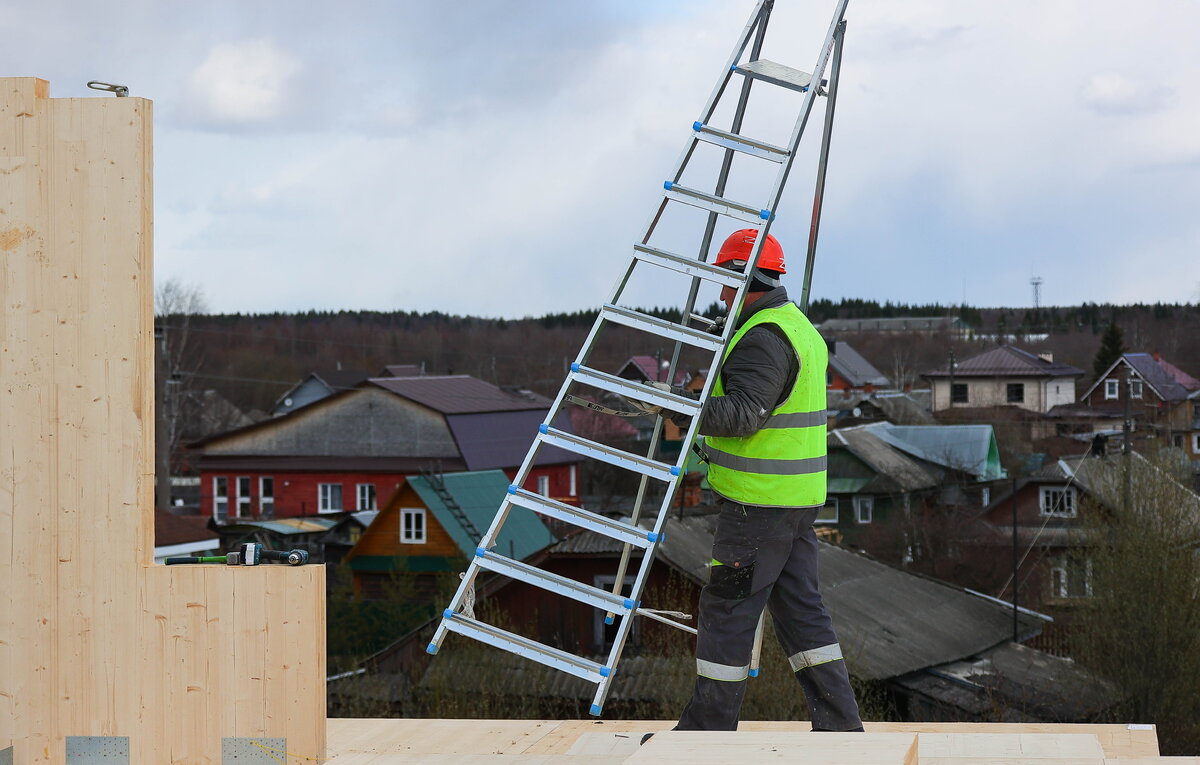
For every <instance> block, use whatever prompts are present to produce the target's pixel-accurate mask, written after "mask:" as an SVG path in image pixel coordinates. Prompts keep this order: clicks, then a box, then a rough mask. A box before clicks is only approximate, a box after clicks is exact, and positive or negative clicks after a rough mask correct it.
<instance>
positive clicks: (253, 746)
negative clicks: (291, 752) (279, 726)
mask: <svg viewBox="0 0 1200 765" xmlns="http://www.w3.org/2000/svg"><path fill="white" fill-rule="evenodd" d="M287 754H288V751H287V739H286V738H239V737H234V736H226V737H225V738H223V739H221V765H273V763H279V762H282V761H283V760H285V759H287Z"/></svg>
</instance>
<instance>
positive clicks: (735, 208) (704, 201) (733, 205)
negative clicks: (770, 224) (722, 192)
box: [663, 181, 771, 226]
mask: <svg viewBox="0 0 1200 765" xmlns="http://www.w3.org/2000/svg"><path fill="white" fill-rule="evenodd" d="M663 188H664V189H666V192H665V195H666V197H667V199H673V200H675V201H676V202H683V203H684V204H685V205H691V206H692V207H699V208H700V209H701V210H708V211H709V212H715V213H717V214H719V215H728V216H729V217H730V218H737V219H738V220H740V221H744V222H746V223H750V224H752V225H755V226H761V225H763V224H764V223H766V222H767V221H768V220H769V219H770V217H771V211H770V210H760V209H757V208H754V207H751V206H750V205H744V204H742V203H741V202H734V201H733V200H730V199H726V198H725V197H718V196H716V195H714V194H706V193H705V192H703V191H697V190H696V189H689V188H688V187H687V186H680V185H679V184H678V183H673V182H671V181H665V182H664V183H663Z"/></svg>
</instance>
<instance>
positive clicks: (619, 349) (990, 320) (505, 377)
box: [158, 299, 1200, 413]
mask: <svg viewBox="0 0 1200 765" xmlns="http://www.w3.org/2000/svg"><path fill="white" fill-rule="evenodd" d="M642 310H647V309H642ZM722 310H723V309H722V308H721V307H720V306H718V305H717V304H713V305H711V306H709V307H708V308H707V309H705V311H704V312H703V313H704V314H705V315H707V316H709V317H713V316H716V315H718V314H719V313H720V312H721V311H722ZM648 312H650V313H653V314H655V315H658V316H661V317H663V318H669V319H672V320H677V319H678V313H677V311H675V310H672V309H663V308H657V309H649V310H648ZM595 316H596V311H595V310H588V311H577V312H574V313H554V314H546V315H544V316H541V317H537V318H525V319H519V320H513V319H487V318H478V317H471V316H455V315H448V314H445V313H441V312H437V311H433V312H429V313H416V312H405V311H396V312H389V313H384V312H374V311H337V312H326V311H309V312H306V313H296V314H281V313H273V314H232V315H209V314H191V315H186V314H181V313H168V314H167V315H162V316H159V318H158V323H159V326H160V327H161V328H162V329H163V330H164V331H165V335H166V342H167V343H168V345H170V346H171V347H172V349H173V350H172V354H171V358H172V359H173V360H174V362H173V367H174V368H173V370H172V376H173V379H174V380H175V381H176V382H178V383H180V384H182V385H184V386H185V387H188V388H192V389H198V390H215V391H216V392H218V393H220V394H221V395H222V396H224V397H225V398H226V399H228V400H229V401H230V402H231V403H233V404H235V405H236V406H237V407H239V408H240V409H242V410H243V411H247V412H251V411H255V410H257V412H260V413H265V412H267V411H269V410H270V409H271V407H272V406H273V405H274V403H275V401H276V400H277V399H278V398H279V396H280V395H282V394H283V393H284V392H285V391H286V390H287V389H288V388H289V387H291V386H292V385H293V384H295V383H296V382H298V381H299V380H300V379H302V378H303V377H305V376H307V375H308V374H309V373H310V372H313V371H323V370H330V369H337V368H341V369H343V370H352V371H358V372H361V373H362V374H364V375H372V376H373V375H377V374H378V373H379V372H380V371H381V370H382V369H383V367H384V366H385V365H388V364H423V365H424V368H425V371H426V373H427V374H469V375H474V376H475V377H478V378H481V379H484V380H487V381H489V382H494V383H496V384H498V385H512V386H520V387H526V388H530V389H532V390H536V391H538V392H541V393H543V394H547V395H553V393H554V392H555V391H557V389H558V387H559V385H560V384H561V381H562V379H563V377H564V375H565V374H566V370H567V366H568V365H569V363H570V362H571V361H573V360H574V359H575V357H576V354H577V353H578V351H579V348H580V346H581V345H582V343H583V342H584V340H585V339H586V336H587V333H588V329H589V328H590V327H591V324H592V322H593V320H594V319H595ZM809 316H810V318H811V319H812V320H813V322H814V323H817V324H819V323H820V322H822V321H825V320H826V319H830V318H876V317H884V316H914V317H929V316H956V317H959V318H961V319H962V320H963V321H964V322H965V323H966V324H967V325H969V326H970V327H971V328H972V331H973V333H974V335H975V337H973V338H960V337H950V336H948V335H929V334H920V333H905V334H899V335H897V334H889V335H879V334H876V333H859V334H844V335H842V336H840V337H839V338H838V339H840V340H844V341H847V342H849V343H850V344H851V345H853V346H854V347H855V348H856V349H857V350H858V351H859V352H860V353H862V354H863V355H864V356H866V358H867V359H868V360H869V361H871V362H872V363H873V364H874V365H875V366H876V367H878V368H879V370H880V371H881V372H883V374H885V375H887V376H889V377H891V378H892V379H893V381H894V382H895V383H897V384H900V385H903V384H916V385H917V386H920V384H921V381H920V375H921V374H922V373H923V372H926V371H929V370H931V369H933V368H935V367H940V366H944V365H945V363H946V359H947V358H948V354H949V351H950V350H951V349H952V348H953V349H954V351H955V353H956V355H957V357H958V359H960V360H962V359H964V358H967V357H969V356H970V355H972V354H973V353H976V352H978V351H980V350H983V349H985V348H986V347H988V346H992V345H995V344H996V343H998V342H1001V341H1002V340H1003V341H1004V342H1012V343H1015V344H1017V345H1019V346H1021V347H1024V348H1027V349H1029V350H1034V351H1038V352H1044V351H1049V352H1052V353H1054V354H1055V360H1056V361H1062V362H1065V363H1068V364H1073V365H1075V366H1077V367H1080V368H1081V369H1083V370H1085V371H1087V372H1088V377H1087V378H1085V380H1090V374H1091V367H1092V360H1093V357H1094V356H1095V354H1096V351H1097V349H1098V347H1099V343H1100V335H1101V333H1103V331H1104V330H1105V328H1106V327H1107V325H1108V323H1109V322H1115V323H1116V324H1117V325H1118V326H1119V327H1120V328H1121V330H1122V331H1123V333H1124V338H1125V345H1126V347H1127V349H1128V350H1131V351H1147V352H1158V353H1161V354H1162V355H1163V357H1164V358H1166V359H1168V360H1169V361H1171V362H1172V363H1174V364H1176V365H1177V366H1179V367H1181V368H1182V369H1184V370H1185V371H1187V372H1189V373H1191V374H1193V375H1197V376H1200V306H1197V305H1175V304H1162V303H1157V304H1154V305H1143V304H1135V305H1109V304H1096V303H1084V304H1083V305H1080V306H1050V307H1045V308H1042V309H1040V310H1037V311H1035V310H1033V309H1027V308H974V307H970V306H949V305H940V304H928V305H908V304H905V303H891V302H886V303H878V302H875V301H871V300H860V299H843V300H840V301H837V302H834V301H830V300H817V301H815V302H814V303H813V304H812V305H811V307H810V311H809ZM605 335H606V338H605V339H604V342H601V343H600V344H598V345H597V346H596V348H595V351H594V355H593V356H592V359H593V362H594V365H595V366H597V367H599V368H602V369H608V370H609V371H615V370H616V369H617V368H618V367H619V366H620V365H621V364H622V363H623V362H624V361H625V360H626V359H628V358H629V357H630V356H633V355H650V356H658V357H660V358H661V359H662V360H663V361H666V360H668V359H669V358H670V356H671V352H672V348H671V345H670V343H667V342H665V341H662V340H661V339H660V338H657V337H653V336H648V335H643V334H641V333H638V332H635V331H633V330H625V329H623V328H618V329H617V330H616V331H614V332H611V333H608V332H606V333H605ZM1041 335H1047V337H1045V338H1044V339H1041V338H1040V336H1041ZM681 364H682V366H684V367H685V368H689V369H694V368H696V367H697V366H701V365H704V366H706V365H707V360H706V359H704V358H702V357H696V356H694V355H687V354H685V355H684V357H683V358H682V359H681Z"/></svg>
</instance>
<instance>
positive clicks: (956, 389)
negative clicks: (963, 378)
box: [950, 383, 968, 404]
mask: <svg viewBox="0 0 1200 765" xmlns="http://www.w3.org/2000/svg"><path fill="white" fill-rule="evenodd" d="M967 402H968V399H967V384H966V383H954V384H953V385H951V386H950V403H951V404H966V403H967Z"/></svg>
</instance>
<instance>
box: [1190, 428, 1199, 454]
mask: <svg viewBox="0 0 1200 765" xmlns="http://www.w3.org/2000/svg"><path fill="white" fill-rule="evenodd" d="M1192 453H1193V454H1200V433H1193V434H1192Z"/></svg>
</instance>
